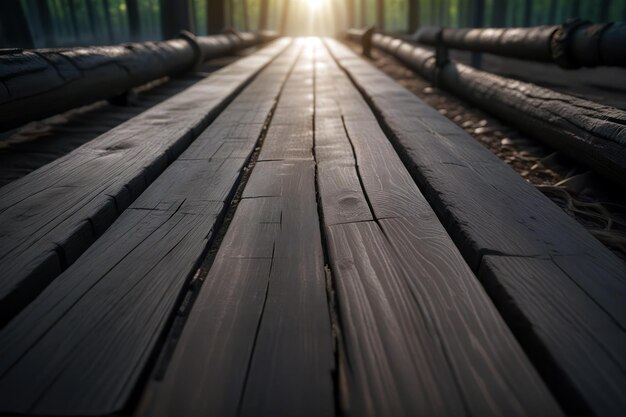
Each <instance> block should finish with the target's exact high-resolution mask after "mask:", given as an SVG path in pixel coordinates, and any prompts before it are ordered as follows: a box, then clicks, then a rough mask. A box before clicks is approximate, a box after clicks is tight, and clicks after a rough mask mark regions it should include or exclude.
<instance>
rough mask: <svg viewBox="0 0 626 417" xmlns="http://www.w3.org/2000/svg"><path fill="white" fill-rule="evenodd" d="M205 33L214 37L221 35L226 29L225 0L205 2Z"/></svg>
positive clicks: (208, 0)
mask: <svg viewBox="0 0 626 417" xmlns="http://www.w3.org/2000/svg"><path fill="white" fill-rule="evenodd" d="M206 16H207V33H208V34H209V35H215V34H218V33H221V32H222V31H223V30H224V28H225V27H226V7H225V0H207V6H206Z"/></svg>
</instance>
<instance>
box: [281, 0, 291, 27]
mask: <svg viewBox="0 0 626 417" xmlns="http://www.w3.org/2000/svg"><path fill="white" fill-rule="evenodd" d="M287 16H289V0H284V1H283V14H282V16H281V18H280V34H281V35H284V34H285V31H286V30H287Z"/></svg>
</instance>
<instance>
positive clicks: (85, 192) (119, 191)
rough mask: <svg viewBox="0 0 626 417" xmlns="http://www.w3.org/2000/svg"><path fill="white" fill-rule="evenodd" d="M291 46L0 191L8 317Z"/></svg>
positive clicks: (0, 290) (1, 289)
mask: <svg viewBox="0 0 626 417" xmlns="http://www.w3.org/2000/svg"><path fill="white" fill-rule="evenodd" d="M287 44H288V41H287V40H283V41H277V43H275V44H273V45H272V46H269V47H268V48H266V49H264V50H262V51H260V52H258V53H256V54H253V55H251V56H249V57H246V58H243V59H241V60H239V61H237V62H236V63H234V64H232V65H230V66H228V67H226V68H224V69H223V70H220V71H217V72H216V73H214V74H213V75H212V76H210V77H209V78H207V79H206V80H203V81H201V82H199V83H197V84H196V85H194V86H193V87H191V88H189V89H187V90H186V91H184V92H182V93H180V94H178V95H176V96H174V97H172V98H171V99H169V100H166V101H165V102H163V103H161V104H159V105H157V106H155V107H153V108H151V109H150V110H148V111H146V112H144V113H142V114H140V115H139V116H137V117H135V118H133V119H132V120H129V121H128V122H126V123H123V124H122V125H120V126H118V127H117V128H115V129H112V130H110V131H109V132H107V133H106V134H104V135H102V136H100V137H99V138H97V139H95V140H93V141H91V142H89V143H87V144H85V145H83V146H81V147H80V148H78V149H76V150H75V151H73V152H72V153H70V154H68V155H66V156H65V157H63V158H60V159H58V160H57V161H55V162H53V163H51V164H49V165H46V166H44V167H42V168H41V169H39V170H37V171H35V172H33V173H31V174H29V175H27V176H26V177H23V178H21V179H20V180H17V181H15V182H13V183H11V184H9V185H7V186H6V187H3V188H2V189H0V269H2V270H3V277H2V280H0V311H1V312H2V317H10V316H11V315H13V314H15V313H16V312H17V311H19V309H20V308H22V307H23V306H24V305H25V304H26V303H27V302H29V301H30V300H32V299H33V298H34V297H35V296H36V295H37V294H38V293H39V292H40V291H41V290H42V289H43V288H44V287H45V286H46V285H47V284H48V283H49V282H50V281H51V280H52V279H54V277H55V276H56V275H58V273H59V272H60V271H62V270H63V269H65V268H66V267H67V266H69V265H70V264H72V262H74V261H75V260H76V259H77V258H78V256H80V254H81V253H82V252H83V251H84V250H85V249H86V248H87V247H88V246H89V245H90V244H91V243H93V241H94V240H95V238H96V237H97V236H99V235H100V234H102V232H104V230H106V228H107V227H108V226H109V225H110V224H111V223H112V222H113V221H114V220H115V218H116V217H117V216H118V215H119V214H120V213H121V211H122V210H123V209H124V208H126V207H128V205H129V204H130V203H131V202H132V201H133V200H134V199H135V198H136V197H137V196H138V195H139V194H140V193H141V192H142V191H143V190H144V189H145V188H146V187H147V186H148V185H149V184H150V183H151V182H152V181H154V179H155V178H156V177H157V176H158V174H160V173H161V172H162V171H163V170H164V169H165V168H166V167H167V165H168V164H169V162H171V161H172V160H174V159H175V158H176V156H178V155H179V154H180V153H181V152H182V151H183V150H184V149H185V148H186V146H187V145H188V144H189V143H190V142H191V141H192V140H193V138H194V137H195V136H197V134H198V133H200V131H201V130H202V129H203V128H205V127H206V126H207V124H208V123H209V122H210V121H211V120H212V119H214V118H215V116H217V114H218V113H219V111H220V110H222V108H223V107H224V106H225V105H226V104H227V103H228V101H230V100H232V98H233V97H234V96H235V95H236V94H237V93H238V92H239V91H240V90H241V88H242V87H243V86H244V85H245V84H246V83H248V82H249V81H250V80H251V79H252V77H253V76H254V75H255V74H256V73H258V71H260V70H261V69H262V68H263V67H264V66H265V65H267V64H268V63H269V62H270V61H271V60H272V59H273V58H275V57H276V56H277V55H278V54H279V53H280V52H281V51H283V50H284V49H285V47H286V46H287ZM261 123H262V121H261Z"/></svg>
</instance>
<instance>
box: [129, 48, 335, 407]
mask: <svg viewBox="0 0 626 417" xmlns="http://www.w3.org/2000/svg"><path fill="white" fill-rule="evenodd" d="M307 77H308V78H311V77H312V67H311V65H310V57H309V58H307V54H306V53H303V55H302V57H301V58H300V59H299V60H298V62H297V64H296V66H295V67H294V70H293V71H292V73H291V75H290V77H289V80H288V81H287V83H286V85H285V88H284V90H283V92H282V94H281V98H280V100H279V102H278V105H277V107H276V110H275V114H274V118H273V121H272V123H271V124H270V127H269V130H268V132H267V136H266V138H265V144H264V146H263V148H262V150H261V155H263V152H267V153H266V155H270V156H269V157H268V158H271V160H260V161H258V162H257V163H256V164H255V166H254V169H253V171H252V174H251V176H250V178H249V180H248V182H247V184H246V187H245V189H244V192H243V195H242V199H241V202H240V203H239V205H238V207H237V210H236V212H235V215H234V218H233V220H232V222H231V224H230V227H229V229H228V232H227V234H226V236H225V239H224V241H223V242H222V244H221V246H220V249H219V251H218V253H217V256H216V260H215V262H214V264H213V266H212V268H211V270H210V272H209V275H208V277H207V279H206V280H205V283H204V285H203V287H202V288H201V290H200V293H199V295H198V298H197V300H196V302H195V303H194V305H193V308H192V310H191V313H190V317H189V320H188V321H187V323H186V326H185V328H184V330H183V333H182V335H181V338H180V340H179V342H178V344H177V346H176V349H175V351H174V354H173V357H172V360H171V361H170V363H169V364H168V367H167V370H166V372H165V375H164V377H163V379H162V380H161V381H154V382H152V383H151V385H150V387H149V389H148V390H147V393H146V395H145V397H144V401H143V403H142V406H141V412H140V414H141V415H146V416H154V415H157V416H160V415H163V416H168V415H172V414H177V415H179V414H182V415H186V416H206V415H219V416H235V415H242V416H265V415H267V416H293V415H298V416H300V415H310V416H332V415H334V397H333V381H332V372H333V367H334V356H333V351H332V334H331V329H330V318H329V313H328V305H327V300H326V283H325V273H324V259H323V252H322V242H321V237H320V230H319V221H318V217H317V206H316V199H315V169H314V162H313V160H312V154H311V148H312V132H311V131H310V129H311V127H309V131H306V129H303V128H302V124H301V122H302V121H303V119H302V118H300V119H298V120H297V123H294V124H291V125H283V124H280V126H291V127H292V129H293V131H294V135H290V134H289V133H290V131H289V129H288V128H286V129H285V130H283V132H284V133H285V135H284V136H278V135H277V136H272V137H270V132H271V131H272V126H273V125H274V120H275V119H276V118H279V119H281V118H283V117H284V114H282V113H283V112H290V111H291V109H290V108H289V106H285V104H284V103H285V102H284V101H283V100H286V101H287V103H291V102H292V101H291V100H292V99H291V97H293V96H294V92H293V90H292V87H293V88H297V89H298V90H302V88H301V87H300V84H298V83H293V79H298V80H301V79H305V78H307ZM312 88H313V87H312V84H311V83H309V84H308V89H309V90H310V91H309V94H308V100H309V101H310V103H308V104H306V103H304V104H305V106H308V107H312V100H313V95H312ZM309 117H310V116H309ZM281 122H282V121H281ZM309 126H312V121H309ZM302 133H304V134H302ZM268 141H269V142H268ZM281 141H283V142H284V144H285V147H284V149H286V151H285V152H282V151H281V147H280V146H279V145H280V143H281ZM273 142H275V143H273ZM266 145H269V147H268V148H266ZM267 149H269V150H267ZM294 150H296V151H294ZM305 150H306V151H307V152H308V154H307V153H305ZM270 152H271V154H270ZM274 152H277V153H274ZM278 152H280V154H278ZM276 159H279V160H276Z"/></svg>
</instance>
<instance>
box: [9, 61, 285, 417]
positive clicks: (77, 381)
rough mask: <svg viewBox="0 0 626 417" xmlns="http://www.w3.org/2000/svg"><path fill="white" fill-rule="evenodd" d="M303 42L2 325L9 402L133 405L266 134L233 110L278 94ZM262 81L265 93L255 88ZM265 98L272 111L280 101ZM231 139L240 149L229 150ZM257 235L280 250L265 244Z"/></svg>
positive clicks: (99, 409)
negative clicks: (238, 121) (238, 119)
mask: <svg viewBox="0 0 626 417" xmlns="http://www.w3.org/2000/svg"><path fill="white" fill-rule="evenodd" d="M296 52H297V50H293V49H292V50H288V51H287V52H286V53H285V54H284V55H283V56H281V57H279V58H278V59H277V61H275V64H276V65H274V64H271V65H270V66H269V67H268V68H267V69H266V70H265V71H264V72H263V73H261V74H260V76H259V77H258V78H257V79H256V80H255V81H254V82H253V84H252V85H251V87H250V88H249V89H245V90H244V91H243V92H242V94H241V95H240V96H239V97H237V98H236V99H235V100H234V102H233V103H232V104H231V105H230V106H228V107H227V108H226V110H225V111H224V113H223V114H224V115H225V117H222V116H219V117H218V118H217V119H216V120H215V121H214V123H213V124H212V125H211V126H210V127H209V128H208V129H206V130H205V131H204V132H203V133H202V134H201V135H200V136H199V137H198V139H197V140H196V142H194V146H192V147H189V148H188V150H187V151H186V152H185V153H184V154H183V155H181V158H180V159H178V160H176V161H175V162H174V163H173V164H172V165H170V167H169V168H168V169H167V170H166V171H165V172H164V173H163V175H161V176H160V177H159V178H158V179H157V180H156V181H155V182H154V183H153V184H152V185H151V186H150V187H149V188H148V189H147V190H146V191H145V192H144V193H143V194H142V195H141V196H140V197H139V198H138V199H137V200H136V201H135V202H133V203H132V205H131V207H130V208H128V209H127V210H125V211H124V213H123V214H122V216H120V218H119V219H118V220H117V221H115V222H114V224H113V226H112V227H111V228H110V229H109V230H107V232H106V233H105V234H104V235H103V236H102V237H101V238H100V239H98V240H97V241H96V243H95V244H94V245H92V246H91V247H90V248H89V249H88V250H87V251H86V252H85V253H84V254H83V255H82V256H81V257H80V258H79V259H78V260H77V261H76V262H75V263H74V264H73V265H72V266H70V268H68V269H67V270H66V271H65V272H64V273H63V274H61V275H60V276H59V277H58V279H56V280H55V281H54V282H53V283H52V284H51V285H50V286H48V288H46V290H44V292H43V293H42V294H41V295H40V296H39V297H38V298H37V299H36V300H35V301H33V302H32V303H31V304H29V305H28V306H27V307H26V308H25V309H24V310H23V311H22V312H21V313H20V314H19V315H18V316H16V317H15V318H14V319H13V320H12V321H11V322H9V324H8V325H7V326H6V327H5V328H4V329H2V331H1V332H0V352H1V353H0V375H1V377H0V392H2V395H0V412H3V413H32V414H40V415H108V414H112V413H117V412H121V411H122V410H123V409H124V407H125V406H126V404H127V402H128V400H129V398H130V396H131V395H132V393H133V392H135V389H136V384H137V382H138V381H139V380H140V378H141V377H142V376H145V373H146V371H148V370H149V369H146V366H147V365H148V364H149V362H150V360H151V358H153V355H154V353H155V348H157V347H158V346H159V341H160V339H161V338H162V337H163V333H164V330H165V329H166V326H167V324H168V322H169V320H170V319H171V318H172V315H173V314H174V312H175V311H174V309H175V307H176V306H177V303H178V302H179V298H180V297H181V294H182V292H183V290H184V288H185V285H186V283H187V282H188V281H189V279H190V277H191V275H192V274H193V273H194V271H195V269H196V267H197V264H198V262H199V260H200V259H201V257H202V255H203V254H204V252H205V250H206V247H207V243H208V242H209V241H210V240H211V238H212V236H213V234H214V228H215V226H216V222H217V220H218V218H219V217H220V216H221V215H222V213H223V211H224V207H225V206H226V205H227V203H228V201H229V199H230V196H231V194H232V192H233V190H234V187H235V185H236V183H237V179H238V178H239V176H240V174H241V171H242V169H243V166H244V164H245V162H246V160H247V157H248V156H249V155H250V154H251V152H252V151H253V149H254V147H255V144H256V142H257V140H258V138H259V136H260V134H261V132H262V129H263V125H259V124H254V125H251V126H246V127H244V128H239V127H235V126H233V125H232V124H231V122H230V118H229V117H227V115H228V113H229V112H230V111H235V112H237V111H238V110H240V109H239V108H240V107H243V108H245V107H247V106H249V105H250V103H251V102H255V101H258V102H264V101H269V102H270V103H271V102H273V101H274V100H275V98H276V96H277V95H278V93H279V91H280V88H281V86H282V85H283V81H284V79H285V78H286V76H287V73H288V66H285V65H284V64H285V61H286V62H287V63H289V62H293V61H294V60H295V57H296ZM281 74H282V78H281V77H280V75H281ZM259 83H260V84H263V85H264V88H265V89H266V90H267V92H265V93H264V94H258V91H257V90H256V88H255V86H256V85H257V84H259ZM258 108H259V109H262V110H260V111H262V112H265V117H266V118H267V117H268V116H269V114H270V111H271V107H268V106H262V105H258ZM233 137H234V138H235V139H236V140H237V141H236V144H237V145H238V146H237V147H236V148H235V149H234V150H235V151H236V152H233V151H232V150H231V152H230V153H228V155H225V156H224V155H221V156H220V150H221V149H222V146H223V145H226V144H229V143H230V142H231V141H232V140H233V139H232V138H233ZM233 153H235V155H234V156H233ZM251 243H256V244H257V247H258V248H265V251H266V254H267V253H269V254H271V251H270V252H267V251H268V249H267V246H266V245H264V244H263V242H251ZM270 248H271V245H270ZM250 256H252V257H256V254H255V253H252V254H251V255H250Z"/></svg>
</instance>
